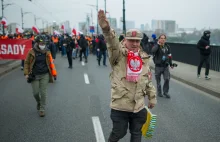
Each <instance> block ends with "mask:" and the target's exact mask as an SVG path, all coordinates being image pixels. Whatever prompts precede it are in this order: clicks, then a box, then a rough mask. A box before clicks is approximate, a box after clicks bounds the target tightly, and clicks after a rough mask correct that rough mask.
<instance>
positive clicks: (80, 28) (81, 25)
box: [79, 22, 87, 34]
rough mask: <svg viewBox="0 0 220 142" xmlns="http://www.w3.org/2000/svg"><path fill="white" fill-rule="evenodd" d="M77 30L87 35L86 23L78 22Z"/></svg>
mask: <svg viewBox="0 0 220 142" xmlns="http://www.w3.org/2000/svg"><path fill="white" fill-rule="evenodd" d="M79 30H80V31H81V32H83V33H84V34H87V23H86V22H79Z"/></svg>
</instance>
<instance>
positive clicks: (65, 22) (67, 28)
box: [60, 21, 72, 33]
mask: <svg viewBox="0 0 220 142" xmlns="http://www.w3.org/2000/svg"><path fill="white" fill-rule="evenodd" d="M62 24H63V25H64V26H65V30H66V32H67V33H71V31H72V30H71V28H70V22H69V21H64V22H63V23H61V25H62ZM60 27H61V26H60Z"/></svg>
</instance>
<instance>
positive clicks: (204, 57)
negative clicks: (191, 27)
mask: <svg viewBox="0 0 220 142" xmlns="http://www.w3.org/2000/svg"><path fill="white" fill-rule="evenodd" d="M210 36H211V32H210V31H209V30H207V31H204V32H203V36H202V37H201V39H200V40H199V42H198V43H197V48H198V49H199V50H200V63H199V66H198V70H197V77H198V78H201V77H200V73H201V69H202V66H203V63H204V62H205V64H206V70H205V79H206V80H209V79H211V78H210V77H209V68H210V54H211V48H210Z"/></svg>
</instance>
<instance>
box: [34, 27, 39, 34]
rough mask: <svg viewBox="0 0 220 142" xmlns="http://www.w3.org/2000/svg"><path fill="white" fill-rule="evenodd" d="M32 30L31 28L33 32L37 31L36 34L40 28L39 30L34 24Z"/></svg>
mask: <svg viewBox="0 0 220 142" xmlns="http://www.w3.org/2000/svg"><path fill="white" fill-rule="evenodd" d="M32 30H33V31H34V32H35V33H37V34H39V33H40V30H39V29H38V28H37V27H36V26H33V27H32Z"/></svg>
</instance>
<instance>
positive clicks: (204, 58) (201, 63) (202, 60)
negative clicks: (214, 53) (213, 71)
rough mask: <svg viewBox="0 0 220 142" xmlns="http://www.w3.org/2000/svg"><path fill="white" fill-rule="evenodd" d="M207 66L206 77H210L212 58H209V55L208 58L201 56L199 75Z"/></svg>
mask: <svg viewBox="0 0 220 142" xmlns="http://www.w3.org/2000/svg"><path fill="white" fill-rule="evenodd" d="M204 62H205V64H206V68H205V75H206V76H208V75H209V68H210V64H209V62H210V58H209V55H208V56H204V55H200V63H199V66H198V72H197V73H198V75H200V72H201V69H202V66H203V64H204Z"/></svg>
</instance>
